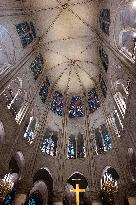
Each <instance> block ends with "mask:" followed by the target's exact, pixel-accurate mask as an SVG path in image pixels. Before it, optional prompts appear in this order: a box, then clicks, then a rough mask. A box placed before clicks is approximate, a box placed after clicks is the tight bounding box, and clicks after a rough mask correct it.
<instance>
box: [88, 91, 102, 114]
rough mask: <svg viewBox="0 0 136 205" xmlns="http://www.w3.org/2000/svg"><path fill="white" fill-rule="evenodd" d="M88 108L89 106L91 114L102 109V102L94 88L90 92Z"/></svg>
mask: <svg viewBox="0 0 136 205" xmlns="http://www.w3.org/2000/svg"><path fill="white" fill-rule="evenodd" d="M88 106H89V110H90V113H93V112H94V111H95V110H97V109H98V108H99V107H100V102H99V99H98V95H97V93H96V90H95V88H93V89H92V90H90V91H89V92H88Z"/></svg>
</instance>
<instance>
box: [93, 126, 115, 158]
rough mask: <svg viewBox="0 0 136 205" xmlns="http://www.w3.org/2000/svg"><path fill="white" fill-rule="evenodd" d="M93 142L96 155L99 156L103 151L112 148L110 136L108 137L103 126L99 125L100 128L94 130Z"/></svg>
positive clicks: (106, 130)
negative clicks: (94, 142)
mask: <svg viewBox="0 0 136 205" xmlns="http://www.w3.org/2000/svg"><path fill="white" fill-rule="evenodd" d="M95 140H96V146H97V153H98V154H101V153H103V152H104V151H108V150H110V149H111V148H112V144H111V136H110V135H109V133H108V129H107V128H106V126H105V124H103V125H101V126H100V128H96V129H95Z"/></svg>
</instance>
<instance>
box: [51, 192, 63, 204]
mask: <svg viewBox="0 0 136 205" xmlns="http://www.w3.org/2000/svg"><path fill="white" fill-rule="evenodd" d="M63 198H64V193H63V192H62V191H54V192H53V205H63Z"/></svg>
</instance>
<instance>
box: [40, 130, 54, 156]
mask: <svg viewBox="0 0 136 205" xmlns="http://www.w3.org/2000/svg"><path fill="white" fill-rule="evenodd" d="M41 151H42V152H43V153H45V154H48V155H51V156H56V152H57V135H56V134H55V133H54V132H49V133H46V134H45V136H44V139H43V142H42V145H41Z"/></svg>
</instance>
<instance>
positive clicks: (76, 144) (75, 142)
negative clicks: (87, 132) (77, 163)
mask: <svg viewBox="0 0 136 205" xmlns="http://www.w3.org/2000/svg"><path fill="white" fill-rule="evenodd" d="M85 156H86V153H85V146H84V139H83V135H81V134H79V135H78V136H77V139H75V136H74V135H71V136H70V137H69V143H68V155H67V157H68V159H76V158H84V157H85Z"/></svg>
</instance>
